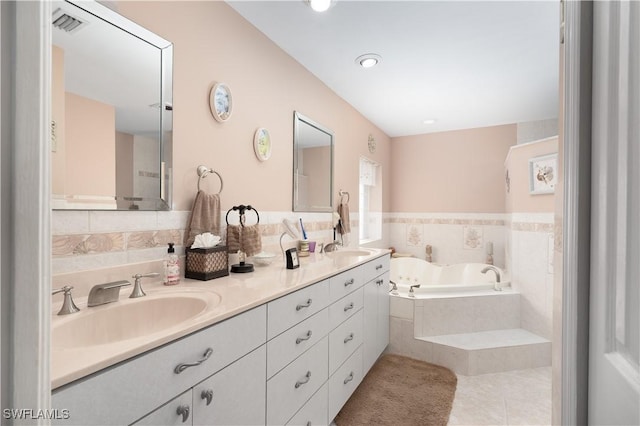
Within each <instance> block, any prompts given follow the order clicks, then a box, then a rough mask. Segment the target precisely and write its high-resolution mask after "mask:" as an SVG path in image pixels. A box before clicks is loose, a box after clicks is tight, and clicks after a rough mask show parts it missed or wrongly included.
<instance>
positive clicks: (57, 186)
mask: <svg viewBox="0 0 640 426" xmlns="http://www.w3.org/2000/svg"><path fill="white" fill-rule="evenodd" d="M64 92H65V85H64V50H62V49H61V48H59V47H57V46H52V49H51V121H53V122H54V123H55V132H54V137H55V140H56V141H55V143H53V145H52V150H51V192H52V193H53V194H65V192H64V180H65V167H66V150H65V144H64V138H65V119H64V98H65V96H64Z"/></svg>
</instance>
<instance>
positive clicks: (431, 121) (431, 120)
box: [423, 118, 438, 124]
mask: <svg viewBox="0 0 640 426" xmlns="http://www.w3.org/2000/svg"><path fill="white" fill-rule="evenodd" d="M436 121H438V120H436V119H435V118H428V119H426V120H424V121H423V123H424V124H435V123H436Z"/></svg>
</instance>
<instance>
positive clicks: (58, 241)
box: [52, 211, 358, 259]
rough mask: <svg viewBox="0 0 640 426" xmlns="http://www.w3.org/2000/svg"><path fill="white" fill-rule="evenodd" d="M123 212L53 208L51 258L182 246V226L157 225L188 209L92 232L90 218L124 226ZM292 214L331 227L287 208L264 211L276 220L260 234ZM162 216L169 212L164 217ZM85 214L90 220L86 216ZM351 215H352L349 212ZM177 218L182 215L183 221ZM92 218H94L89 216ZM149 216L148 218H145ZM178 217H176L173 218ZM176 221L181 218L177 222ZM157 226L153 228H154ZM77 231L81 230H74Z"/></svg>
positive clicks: (309, 226) (271, 232) (274, 232)
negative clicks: (145, 222)
mask: <svg viewBox="0 0 640 426" xmlns="http://www.w3.org/2000/svg"><path fill="white" fill-rule="evenodd" d="M124 213H125V215H127V216H123V217H124V218H125V220H123V219H121V218H120V217H119V216H118V213H117V212H97V213H96V212H88V213H87V212H57V211H56V212H54V215H55V216H56V219H57V221H55V222H54V225H55V224H58V225H59V226H58V227H57V228H58V229H57V230H56V227H55V226H54V230H53V235H52V256H53V258H54V259H56V258H62V257H69V256H82V255H96V254H106V253H112V252H127V251H133V250H143V249H151V248H160V247H166V245H167V244H168V243H170V242H174V243H176V247H180V246H182V243H183V237H184V232H185V229H157V228H162V225H165V226H166V225H167V224H168V225H174V226H175V225H184V224H186V218H188V216H189V212H167V213H164V212H157V214H158V218H157V220H155V221H154V220H150V221H149V225H148V226H149V228H151V229H146V230H145V229H140V228H142V225H141V224H140V223H138V222H139V221H138V222H136V223H135V224H134V226H131V225H130V224H129V226H131V227H132V228H133V229H134V230H131V231H129V232H127V231H124V232H100V231H98V232H91V231H90V228H91V226H90V224H91V222H94V223H95V222H102V223H103V221H101V220H96V219H95V218H96V216H97V217H98V218H99V219H104V218H106V220H105V221H108V222H110V223H111V224H110V225H109V227H110V228H113V229H115V228H117V227H118V223H121V224H122V226H123V227H124V226H126V225H125V222H126V218H127V217H129V216H130V215H128V214H129V213H130V212H124ZM155 213H156V212H143V214H146V215H147V216H151V215H153V214H155ZM293 214H295V215H299V216H303V220H304V224H305V230H306V231H307V233H309V234H314V233H316V234H317V233H320V232H325V231H327V232H330V231H331V230H332V224H331V221H329V220H317V219H320V218H321V217H327V218H328V217H330V216H329V214H328V213H325V214H322V215H316V214H313V215H308V214H299V213H290V212H265V214H263V216H266V217H267V220H269V219H272V220H274V221H277V222H275V223H260V224H259V228H260V234H261V235H262V236H263V237H265V238H269V237H273V239H275V237H279V236H280V235H281V234H282V233H283V232H284V229H283V227H282V224H281V218H280V217H281V216H285V217H289V216H292V215H293ZM164 216H170V217H169V219H168V220H167V219H166V218H165V217H164ZM305 216H308V217H309V218H310V219H316V220H305V219H304V217H305ZM87 217H88V218H89V220H87ZM352 217H353V216H352ZM356 217H357V216H356ZM180 218H185V219H184V220H183V221H181V220H179V219H180ZM91 219H93V221H92V220H91ZM146 219H148V218H146ZM176 219H178V220H176ZM178 222H181V223H180V224H179V223H178ZM351 226H352V228H353V229H357V226H358V220H357V219H356V220H353V219H352V220H351ZM95 228H97V229H98V230H101V229H102V228H104V225H103V224H100V225H98V226H95ZM153 228H156V229H153ZM73 231H80V232H77V233H76V232H73ZM222 234H223V237H224V235H225V234H226V226H223V227H222Z"/></svg>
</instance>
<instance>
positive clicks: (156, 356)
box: [52, 305, 266, 425]
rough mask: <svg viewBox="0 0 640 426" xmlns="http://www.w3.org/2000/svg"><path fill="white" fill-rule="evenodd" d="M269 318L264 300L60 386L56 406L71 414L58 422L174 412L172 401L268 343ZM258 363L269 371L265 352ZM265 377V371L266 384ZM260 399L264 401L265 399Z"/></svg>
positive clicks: (125, 419) (113, 421)
mask: <svg viewBox="0 0 640 426" xmlns="http://www.w3.org/2000/svg"><path fill="white" fill-rule="evenodd" d="M265 323H266V308H265V306H264V305H263V306H260V307H257V308H254V309H252V310H250V311H247V312H244V313H242V314H239V315H236V316H234V317H232V318H230V319H227V320H225V321H222V322H220V323H217V324H214V325H212V326H210V327H207V328H205V329H203V330H200V331H198V332H195V333H193V334H190V335H188V336H186V337H184V338H181V339H178V340H177V341H174V342H171V343H169V344H167V345H165V346H162V347H159V348H157V349H154V350H151V351H149V352H146V353H143V354H141V355H139V356H136V357H134V358H132V359H130V360H127V361H124V362H122V363H120V364H116V365H114V366H112V367H109V368H106V369H104V370H102V371H100V372H98V373H96V374H93V375H90V376H87V377H85V378H84V379H81V380H78V381H76V382H73V383H70V384H69V385H66V386H63V387H61V388H59V389H56V390H54V391H53V394H52V406H53V408H57V409H67V410H69V414H70V418H69V419H67V420H60V421H59V424H65V425H71V424H75V425H128V424H132V423H134V422H135V421H138V420H139V419H142V418H143V417H144V416H146V415H147V414H149V413H151V412H153V411H154V410H156V409H157V408H158V407H162V408H163V409H165V408H166V409H167V410H168V412H170V411H171V409H170V408H167V407H168V404H167V402H168V401H171V400H173V399H174V398H176V396H177V395H182V394H183V393H184V392H190V389H191V388H193V387H194V386H196V385H198V384H199V383H200V382H202V381H203V380H205V379H208V378H209V377H212V376H213V375H214V374H215V373H217V372H218V371H220V370H222V369H223V368H225V367H227V366H229V365H231V364H232V363H234V362H235V361H236V360H238V359H240V358H242V357H243V356H245V355H246V354H249V353H250V352H252V351H254V350H255V349H257V348H259V347H260V346H263V345H264V343H265V341H266V325H265ZM263 354H264V350H263ZM200 361H202V362H200ZM198 362H200V363H199V364H197V365H193V366H190V367H186V368H183V369H182V371H180V372H179V373H177V372H176V368H177V367H178V366H179V365H182V366H183V367H185V366H186V365H187V364H196V363H198ZM256 362H258V363H259V365H261V368H262V369H264V370H266V359H265V356H264V355H263V356H262V357H261V359H257V358H256ZM264 380H265V374H264V373H263V374H262V376H261V383H262V385H261V386H262V387H264ZM259 403H260V404H261V405H263V406H264V399H263V400H261V401H259ZM165 404H167V405H165ZM174 412H175V411H174ZM190 412H191V414H192V413H193V409H192V407H190ZM191 414H190V416H189V418H191ZM158 415H161V414H160V412H158ZM262 418H264V414H263V417H262ZM190 421H191V420H188V421H187V424H190V423H189V422H190ZM54 424H55V423H54Z"/></svg>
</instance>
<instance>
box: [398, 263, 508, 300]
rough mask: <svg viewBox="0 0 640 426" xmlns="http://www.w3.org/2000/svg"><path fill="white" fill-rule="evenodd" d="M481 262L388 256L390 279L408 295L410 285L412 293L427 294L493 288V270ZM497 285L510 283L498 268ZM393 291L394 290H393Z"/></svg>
mask: <svg viewBox="0 0 640 426" xmlns="http://www.w3.org/2000/svg"><path fill="white" fill-rule="evenodd" d="M487 266H490V265H487V264H484V263H457V264H453V265H437V264H433V263H429V262H427V261H425V260H422V259H418V258H415V257H400V258H393V259H391V281H392V282H393V283H395V284H396V285H397V289H398V295H400V296H408V294H409V289H410V287H411V286H412V285H420V287H419V288H414V294H415V297H421V296H422V297H428V295H430V294H441V293H469V292H486V291H488V290H490V291H495V287H496V274H495V273H494V272H493V271H488V272H487V273H485V274H483V273H481V272H480V271H482V270H483V269H484V268H486V267H487ZM496 269H498V272H499V273H500V278H501V279H500V283H499V284H498V288H505V287H510V286H511V281H510V279H509V277H508V276H507V274H506V273H505V271H503V270H502V269H500V268H496ZM393 294H395V293H393Z"/></svg>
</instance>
